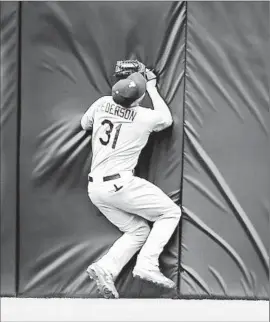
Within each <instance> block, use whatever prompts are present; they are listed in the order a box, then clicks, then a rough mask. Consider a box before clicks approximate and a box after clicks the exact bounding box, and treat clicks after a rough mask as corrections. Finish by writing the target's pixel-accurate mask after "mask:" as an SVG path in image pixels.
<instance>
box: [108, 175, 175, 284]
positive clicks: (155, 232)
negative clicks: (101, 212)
mask: <svg viewBox="0 0 270 322" xmlns="http://www.w3.org/2000/svg"><path fill="white" fill-rule="evenodd" d="M118 203H120V204H121V206H122V208H123V209H124V210H126V211H128V212H132V213H136V214H138V215H139V216H141V217H144V218H146V219H147V220H150V221H153V222H154V225H153V228H152V230H151V232H150V234H149V236H148V238H147V241H146V242H145V244H144V245H143V247H142V249H141V251H140V253H139V255H138V259H137V264H136V267H135V269H134V273H136V272H137V273H138V274H139V273H140V271H141V274H140V275H142V274H143V272H145V274H144V275H147V272H149V271H153V272H154V271H155V272H156V273H157V274H156V276H155V277H153V274H154V273H153V274H150V279H152V280H153V279H154V280H155V281H157V283H159V284H162V285H164V286H167V287H173V286H174V285H173V284H174V283H173V282H172V281H170V280H168V279H167V280H166V279H163V277H162V276H161V275H159V273H158V266H159V261H158V259H159V256H160V254H161V252H162V251H163V249H164V246H165V245H166V244H167V243H168V241H169V239H170V238H171V236H172V234H173V232H174V231H175V228H176V227H177V225H178V223H179V220H180V217H181V209H180V207H179V206H177V205H176V204H175V203H174V202H173V201H172V200H171V199H170V198H169V197H168V196H167V195H166V194H165V193H164V192H163V191H162V190H161V189H159V188H158V187H156V186H155V185H153V184H151V183H150V182H148V181H146V180H144V179H141V178H138V177H134V178H133V179H131V180H130V181H129V182H128V183H127V184H126V185H124V188H123V189H122V192H121V193H120V194H119V195H118V198H117V199H115V200H114V205H115V206H117V205H118ZM151 276H152V277H151Z"/></svg>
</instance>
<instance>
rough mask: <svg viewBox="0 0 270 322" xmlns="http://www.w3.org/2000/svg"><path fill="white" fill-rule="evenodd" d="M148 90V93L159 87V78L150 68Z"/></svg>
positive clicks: (147, 74) (147, 70)
mask: <svg viewBox="0 0 270 322" xmlns="http://www.w3.org/2000/svg"><path fill="white" fill-rule="evenodd" d="M146 80H147V83H146V90H147V91H148V90H149V89H150V90H151V88H155V87H156V85H157V76H156V75H155V74H154V73H153V72H152V71H151V70H150V69H148V68H146Z"/></svg>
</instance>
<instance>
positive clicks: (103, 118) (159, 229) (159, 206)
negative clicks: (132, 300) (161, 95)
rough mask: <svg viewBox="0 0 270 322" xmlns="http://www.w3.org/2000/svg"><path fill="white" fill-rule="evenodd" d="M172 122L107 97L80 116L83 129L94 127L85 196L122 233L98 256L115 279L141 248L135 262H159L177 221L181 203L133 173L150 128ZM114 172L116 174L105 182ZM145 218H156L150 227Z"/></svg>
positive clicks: (139, 107) (152, 263)
mask: <svg viewBox="0 0 270 322" xmlns="http://www.w3.org/2000/svg"><path fill="white" fill-rule="evenodd" d="M171 123H172V119H170V120H168V117H164V115H163V114H162V113H161V112H160V111H156V110H151V109H147V108H143V107H141V106H135V107H131V108H125V107H122V106H120V105H117V104H115V103H114V101H113V99H112V97H111V96H104V97H102V98H100V99H98V100H97V101H96V102H94V104H92V105H91V106H90V108H89V109H88V110H87V111H86V113H85V114H84V115H83V117H82V119H81V126H82V128H83V129H84V130H90V129H92V151H93V157H92V165H91V172H90V174H89V176H90V177H91V180H92V182H90V181H89V184H88V194H89V197H90V199H91V201H92V202H93V203H94V204H95V205H96V206H97V207H98V208H99V210H100V211H101V212H102V213H103V214H104V215H105V216H106V217H107V219H108V220H110V221H111V222H112V223H113V224H114V225H116V226H117V227H118V228H119V229H120V230H121V231H122V232H124V234H123V235H122V236H121V237H120V238H119V239H118V240H117V241H116V242H115V243H114V244H113V246H112V247H111V249H110V250H109V251H108V253H107V254H106V255H105V256H103V257H102V258H101V259H100V260H99V264H100V265H101V266H103V268H104V269H106V270H107V271H108V272H109V273H111V274H112V276H113V277H114V278H116V277H117V275H118V274H119V273H120V271H121V270H122V268H123V267H124V266H125V265H126V263H127V262H128V261H129V260H130V258H131V257H132V256H133V255H134V254H135V253H136V252H137V251H138V250H139V249H141V251H140V253H139V255H138V259H137V265H143V266H148V267H151V266H153V265H154V266H158V258H159V255H160V254H161V252H162V250H163V248H164V246H165V245H166V243H167V242H168V240H169V238H170V237H171V235H172V234H173V232H174V230H175V228H176V226H177V224H178V222H179V219H180V216H181V210H180V208H179V207H178V206H177V205H176V204H175V203H174V202H173V201H172V200H171V199H170V198H169V197H168V196H167V195H166V194H165V193H164V192H163V191H162V190H161V189H159V188H158V187H156V186H155V185H153V184H152V183H150V182H148V181H146V180H144V179H141V178H139V177H136V176H134V175H133V171H134V168H135V166H136V165H137V162H138V158H139V155H140V152H141V150H142V149H143V148H144V146H145V145H146V143H147V140H148V138H149V135H150V133H151V132H152V131H161V130H163V129H164V128H166V127H168V126H170V125H171ZM115 174H119V178H116V179H112V180H108V181H104V177H107V176H112V175H115ZM147 220H149V221H152V222H154V225H153V228H152V230H151V232H150V228H149V225H148V223H147Z"/></svg>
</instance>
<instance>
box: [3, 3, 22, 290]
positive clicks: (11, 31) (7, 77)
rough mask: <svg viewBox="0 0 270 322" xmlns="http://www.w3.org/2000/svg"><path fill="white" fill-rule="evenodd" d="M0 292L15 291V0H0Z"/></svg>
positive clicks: (16, 19)
mask: <svg viewBox="0 0 270 322" xmlns="http://www.w3.org/2000/svg"><path fill="white" fill-rule="evenodd" d="M0 13H1V16H0V30H1V31H0V37H1V40H0V44H1V59H0V70H1V81H0V90H1V93H0V97H1V99H0V100H1V111H0V116H1V118H0V156H1V157H0V158H1V159H0V170H1V172H0V176H1V187H0V189H1V202H0V211H1V284H0V285H1V288H0V290H1V296H14V295H15V292H16V204H17V203H16V198H17V196H16V191H17V190H16V173H17V170H16V167H17V162H16V159H17V132H18V128H17V113H18V106H17V101H18V100H17V94H18V33H19V25H18V21H19V4H18V2H1V3H0Z"/></svg>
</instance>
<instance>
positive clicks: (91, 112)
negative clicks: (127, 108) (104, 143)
mask: <svg viewBox="0 0 270 322" xmlns="http://www.w3.org/2000/svg"><path fill="white" fill-rule="evenodd" d="M102 102H103V97H101V98H99V99H98V100H96V101H95V102H94V103H93V104H92V105H91V106H90V107H89V108H88V110H87V111H86V112H85V113H84V115H83V117H82V118H81V127H82V129H83V130H85V131H89V130H92V128H93V124H94V117H95V111H96V109H97V107H99V106H100V105H101V104H102Z"/></svg>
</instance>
